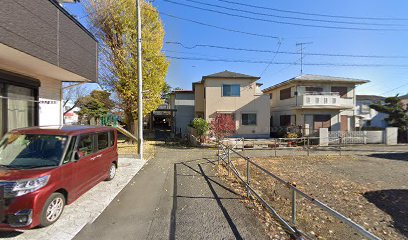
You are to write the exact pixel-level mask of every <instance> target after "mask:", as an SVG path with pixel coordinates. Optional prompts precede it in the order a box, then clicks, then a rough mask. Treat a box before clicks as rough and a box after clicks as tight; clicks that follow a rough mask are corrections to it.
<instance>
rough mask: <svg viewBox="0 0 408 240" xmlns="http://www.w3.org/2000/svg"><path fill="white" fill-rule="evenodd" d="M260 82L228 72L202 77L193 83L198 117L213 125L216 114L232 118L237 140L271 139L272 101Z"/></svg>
mask: <svg viewBox="0 0 408 240" xmlns="http://www.w3.org/2000/svg"><path fill="white" fill-rule="evenodd" d="M258 79H259V77H254V76H249V75H245V74H240V73H234V72H229V71H224V72H219V73H215V74H211V75H207V76H203V77H202V79H201V81H200V82H196V83H193V91H194V96H195V109H194V112H195V117H201V118H203V119H205V120H206V121H208V122H211V120H212V119H213V118H214V117H215V115H216V114H217V113H221V114H231V115H232V117H233V119H234V120H235V126H236V136H237V137H238V136H239V137H248V138H265V137H269V132H270V131H269V118H270V112H269V111H267V109H269V97H268V95H264V94H263V93H262V91H261V89H260V86H261V85H262V84H260V83H257V82H256V81H257V80H258Z"/></svg>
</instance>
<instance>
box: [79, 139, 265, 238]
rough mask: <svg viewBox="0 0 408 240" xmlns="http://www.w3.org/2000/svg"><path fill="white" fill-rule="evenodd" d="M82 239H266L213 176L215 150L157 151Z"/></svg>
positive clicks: (159, 148)
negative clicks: (154, 156) (153, 157)
mask: <svg viewBox="0 0 408 240" xmlns="http://www.w3.org/2000/svg"><path fill="white" fill-rule="evenodd" d="M156 150H157V154H156V158H155V159H153V160H150V161H149V162H148V163H147V164H146V165H145V167H144V168H143V169H142V170H141V171H140V172H139V173H138V174H137V175H136V176H135V177H134V178H133V180H132V181H131V183H130V184H129V185H128V186H127V187H126V188H125V189H123V191H122V192H121V193H120V194H119V195H118V196H117V197H116V198H115V200H114V201H113V202H112V203H111V204H110V205H109V207H108V208H106V210H105V211H104V212H103V213H102V214H101V215H100V216H99V217H98V218H97V219H96V220H95V221H94V222H93V223H92V224H89V225H87V226H86V227H85V228H84V229H83V230H82V231H81V232H80V233H79V234H78V235H77V236H76V237H75V239H76V240H86V239H98V240H105V239H109V240H110V239H121V240H122V239H123V240H126V239H267V236H266V234H264V229H263V228H262V226H261V225H260V222H259V221H258V220H257V219H256V217H255V214H254V213H253V212H252V211H251V210H249V209H247V208H246V207H245V206H244V204H242V203H241V202H240V199H241V198H240V196H239V195H238V194H235V193H234V191H233V190H231V189H229V188H228V186H227V185H225V184H223V183H222V182H221V180H220V179H219V178H218V177H216V176H215V167H216V165H215V164H214V163H212V161H213V160H214V159H215V158H216V157H215V151H214V150H205V149H184V148H177V147H167V146H165V145H164V146H157V147H156Z"/></svg>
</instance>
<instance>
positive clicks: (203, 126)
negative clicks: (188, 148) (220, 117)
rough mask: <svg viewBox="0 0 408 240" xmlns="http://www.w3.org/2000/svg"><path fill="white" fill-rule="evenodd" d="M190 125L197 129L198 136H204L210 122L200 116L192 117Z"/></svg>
mask: <svg viewBox="0 0 408 240" xmlns="http://www.w3.org/2000/svg"><path fill="white" fill-rule="evenodd" d="M191 126H192V127H193V128H195V129H196V130H197V134H198V136H199V137H202V136H204V135H205V134H206V133H207V132H208V130H209V129H210V124H209V123H208V122H207V121H205V120H204V119H202V118H194V120H193V122H192V123H191Z"/></svg>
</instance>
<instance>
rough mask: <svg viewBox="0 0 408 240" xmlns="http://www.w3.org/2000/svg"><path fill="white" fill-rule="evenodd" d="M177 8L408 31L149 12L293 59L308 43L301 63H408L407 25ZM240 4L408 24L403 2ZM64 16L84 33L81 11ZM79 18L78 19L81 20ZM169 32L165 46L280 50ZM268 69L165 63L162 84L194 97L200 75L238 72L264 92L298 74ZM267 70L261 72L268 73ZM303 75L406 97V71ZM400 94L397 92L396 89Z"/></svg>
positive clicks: (170, 8) (177, 28)
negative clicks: (353, 81)
mask: <svg viewBox="0 0 408 240" xmlns="http://www.w3.org/2000/svg"><path fill="white" fill-rule="evenodd" d="M171 1H174V2H179V3H184V4H189V5H194V6H199V7H202V8H207V9H214V10H218V11H223V12H230V13H234V14H240V15H245V16H250V17H255V18H265V19H270V20H274V21H285V22H292V23H298V24H314V25H325V26H343V27H361V28H399V29H407V30H401V31H361V30H343V29H326V28H314V27H301V26H292V25H286V24H277V23H270V22H262V21H255V20H251V19H243V18H238V17H233V16H225V15H221V14H218V13H214V12H207V11H202V10H199V9H192V8H188V7H185V6H180V5H176V4H173V3H169V2H166V1H164V0H155V1H154V2H153V5H154V6H156V7H157V8H158V9H159V11H160V12H164V13H167V14H172V15H175V16H178V17H182V18H188V19H191V20H195V21H200V22H205V23H207V24H211V25H217V26H220V27H224V28H230V29H236V30H240V31H244V32H253V33H258V34H266V35H273V36H277V37H279V39H280V42H281V44H280V47H279V50H280V51H290V52H294V51H298V50H299V47H297V46H296V43H298V42H311V44H307V45H305V49H304V52H305V58H304V62H305V63H335V64H383V65H408V58H398V59H388V58H387V59H381V58H380V59H376V58H349V57H347V58H346V57H322V56H310V55H307V53H308V52H309V53H333V54H354V55H386V56H390V55H398V56H408V47H407V42H408V20H400V21H386V20H381V21H379V20H364V19H344V18H343V19H342V18H329V17H318V16H310V15H309V16H307V15H300V14H293V13H283V12H274V11H271V10H267V9H257V8H250V7H246V6H238V5H233V4H230V3H226V2H222V1H219V0H194V1H199V2H204V3H207V4H216V5H220V6H224V7H229V8H236V9H241V10H246V11H252V12H259V13H262V14H274V15H280V16H285V17H301V18H312V19H321V20H331V21H349V22H358V23H365V24H367V23H371V24H372V23H374V24H399V25H403V26H398V27H394V26H392V27H390V26H378V25H351V24H338V23H322V22H312V21H305V20H293V19H279V18H274V17H270V16H265V15H264V16H260V15H253V14H249V13H239V12H233V11H229V10H225V9H219V8H216V7H211V6H204V5H200V4H198V3H195V2H191V1H190V0H171ZM229 1H232V2H238V3H249V4H252V5H258V6H265V7H269V8H275V9H283V10H290V11H298V12H307V13H316V14H327V15H343V16H356V17H364V18H368V17H374V18H404V17H406V18H408V17H407V16H406V9H408V1H406V0H394V1H387V0H359V1H356V0H330V1H327V0H313V1H312V0H309V1H299V0H280V1H272V0H253V1H244V0H229ZM65 8H66V9H67V10H68V11H69V12H70V13H71V14H73V15H75V16H77V17H78V18H80V21H81V22H82V23H83V24H84V25H85V26H87V22H86V21H87V19H86V17H82V16H85V15H86V14H85V12H84V11H83V8H82V6H81V4H66V5H65ZM81 17H82V18H81ZM162 21H163V24H164V27H165V31H166V38H165V41H171V42H181V43H183V44H184V45H186V46H194V45H196V44H208V45H220V46H228V47H234V48H251V49H262V50H272V51H276V50H277V49H278V46H279V44H278V42H279V40H277V39H272V38H263V37H256V36H248V35H244V34H239V33H233V32H228V31H223V30H219V29H215V28H211V27H207V26H202V25H198V24H195V23H191V22H186V21H181V20H177V19H173V18H170V17H168V16H164V15H163V16H162ZM164 50H166V54H167V55H171V56H176V57H198V58H218V59H219V58H221V59H246V60H255V61H257V60H268V61H271V60H274V62H298V61H299V58H300V55H285V54H274V53H259V52H242V51H230V50H225V49H215V48H199V47H197V48H194V49H186V48H182V47H181V46H178V45H174V44H165V46H164ZM267 66H268V64H266V63H262V64H260V63H256V64H255V63H236V62H235V63H228V62H208V61H191V60H176V59H170V67H169V71H168V75H167V79H166V81H167V82H168V83H169V84H170V85H171V86H172V87H181V88H183V89H191V83H192V82H195V81H199V80H200V79H201V77H202V76H203V75H208V74H212V73H216V72H220V71H224V70H229V71H235V72H240V73H244V74H249V75H254V76H260V75H261V73H262V72H264V74H263V75H262V77H261V79H260V80H259V82H261V83H264V87H265V88H266V87H268V86H271V85H273V84H276V83H278V82H281V81H284V80H287V79H289V78H292V77H294V76H297V75H299V74H300V66H295V65H278V64H269V67H267ZM265 69H266V70H265ZM303 69H304V71H303V72H304V73H305V74H320V75H330V76H340V77H352V78H362V79H367V80H370V81H371V83H368V84H365V85H362V86H360V87H359V88H358V92H357V93H358V94H376V95H379V94H381V95H386V96H387V95H393V94H397V93H400V94H406V93H408V68H407V67H405V68H403V67H356V66H353V67H342V66H330V67H329V66H304V68H303ZM400 86H401V87H400Z"/></svg>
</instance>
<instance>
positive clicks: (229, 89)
mask: <svg viewBox="0 0 408 240" xmlns="http://www.w3.org/2000/svg"><path fill="white" fill-rule="evenodd" d="M222 96H223V97H239V96H240V85H239V84H223V85H222Z"/></svg>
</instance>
